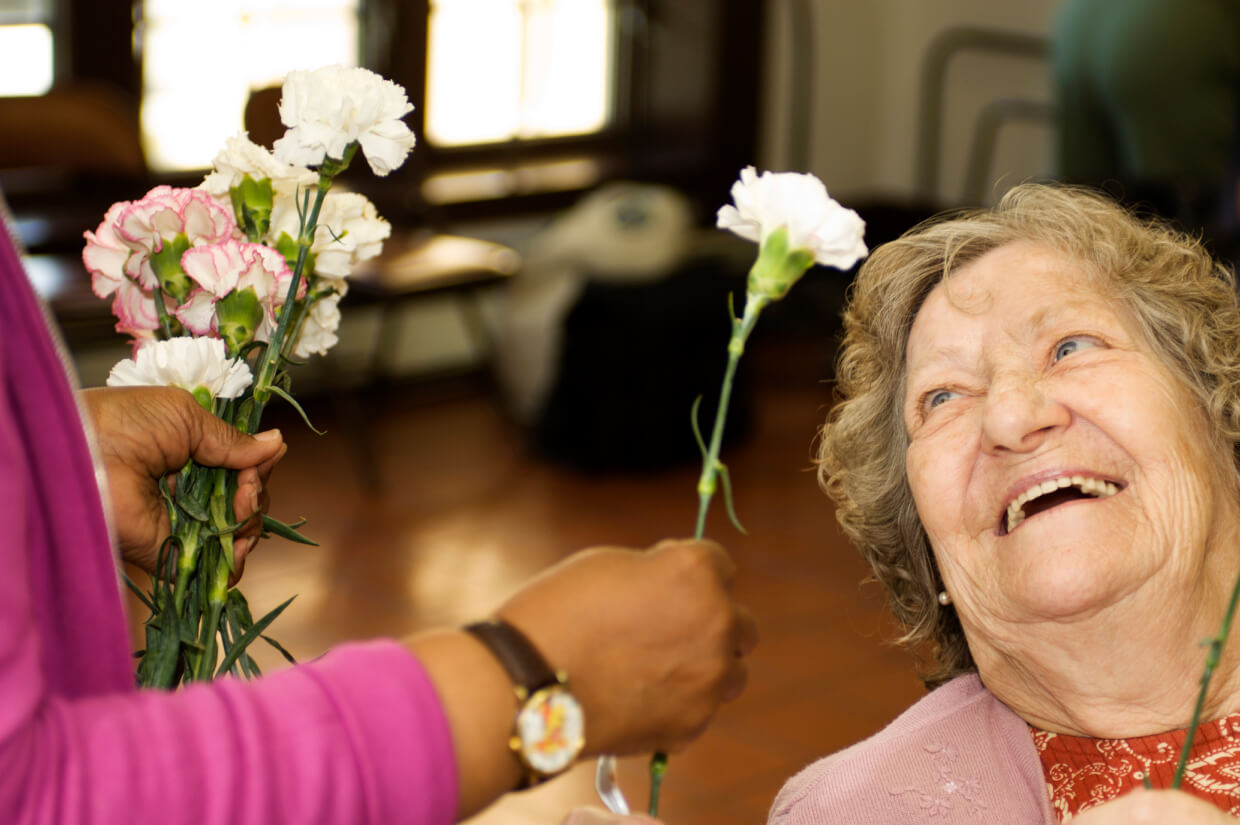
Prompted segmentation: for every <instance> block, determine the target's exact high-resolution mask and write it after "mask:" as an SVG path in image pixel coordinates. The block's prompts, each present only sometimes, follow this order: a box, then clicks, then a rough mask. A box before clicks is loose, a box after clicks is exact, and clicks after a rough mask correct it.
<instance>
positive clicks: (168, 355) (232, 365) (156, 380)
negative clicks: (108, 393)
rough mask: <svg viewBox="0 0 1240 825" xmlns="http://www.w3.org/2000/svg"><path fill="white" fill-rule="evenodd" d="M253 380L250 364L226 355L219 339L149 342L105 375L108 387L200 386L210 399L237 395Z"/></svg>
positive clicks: (189, 388) (182, 339)
mask: <svg viewBox="0 0 1240 825" xmlns="http://www.w3.org/2000/svg"><path fill="white" fill-rule="evenodd" d="M252 380H253V377H252V376H251V374H250V368H249V366H248V365H247V364H246V363H245V362H244V361H241V360H239V359H238V360H234V359H231V358H229V357H228V355H227V353H226V352H225V349H224V342H223V341H221V340H220V339H218V338H189V337H181V338H169V339H168V340H166V341H148V342H147V343H144V344H143V345H142V346H141V347H140V348H139V349H138V351H137V353H136V354H135V355H134V357H133V358H132V359H129V358H126V359H124V360H123V361H120V362H119V363H117V365H116V366H114V367H112V371H111V373H109V374H108V386H109V387H181V388H182V389H186V390H189V391H190V392H193V391H195V390H197V389H199V388H203V389H205V390H206V391H207V392H208V393H210V395H211V397H212V398H236V397H237V396H239V395H241V393H243V392H245V389H246V387H248V386H250V382H251V381H252Z"/></svg>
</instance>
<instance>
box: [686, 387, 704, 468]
mask: <svg viewBox="0 0 1240 825" xmlns="http://www.w3.org/2000/svg"><path fill="white" fill-rule="evenodd" d="M701 406H702V396H700V395H699V396H698V397H697V398H695V399H693V409H691V410H690V411H689V423H690V424H691V425H692V426H693V438H694V439H695V440H696V441H697V445H698V449H699V450H701V452H702V458H706V442H705V441H703V440H702V430H701V428H700V427H699V426H698V408H699V407H701Z"/></svg>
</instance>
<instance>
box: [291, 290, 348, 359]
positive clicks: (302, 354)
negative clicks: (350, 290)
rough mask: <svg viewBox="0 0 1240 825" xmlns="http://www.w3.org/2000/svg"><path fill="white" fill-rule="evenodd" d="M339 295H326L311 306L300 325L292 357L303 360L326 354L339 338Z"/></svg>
mask: <svg viewBox="0 0 1240 825" xmlns="http://www.w3.org/2000/svg"><path fill="white" fill-rule="evenodd" d="M340 297H341V296H339V295H328V296H327V297H326V298H323V299H321V300H319V301H317V302H315V304H314V305H313V306H311V307H310V312H309V314H308V315H306V320H305V322H304V323H303V324H302V326H301V335H300V336H299V337H298V339H297V346H295V347H294V348H293V357H294V358H297V359H299V360H305V359H306V358H309V357H310V356H311V355H326V354H327V351H328V350H329V349H331V348H332V347H334V346H336V342H337V341H338V340H339V338H337V336H336V330H337V329H339V328H340Z"/></svg>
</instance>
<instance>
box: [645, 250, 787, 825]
mask: <svg viewBox="0 0 1240 825" xmlns="http://www.w3.org/2000/svg"><path fill="white" fill-rule="evenodd" d="M759 263H761V261H759ZM759 263H755V264H754V267H755V269H756V268H757V267H758V266H759ZM770 302H771V298H770V296H768V295H758V294H755V293H752V292H750V293H748V294H746V296H745V311H744V312H743V313H742V314H741V317H740V318H733V319H732V338H731V339H730V340H729V341H728V366H727V369H725V370H724V373H723V387H722V388H721V389H720V390H719V406H718V407H717V408H716V410H715V427H714V429H713V430H711V433H710V446H709V447H708V448H707V450H706V456H705V458H703V459H702V475H701V477H700V478H699V479H698V487H697V490H698V514H697V527H696V529H695V530H694V531H693V537H694V538H697V539H700V538H701V537H702V536H703V535H705V534H706V514H707V513H708V512H709V511H710V501H711V499H712V498H713V497H714V495H715V490H716V489H717V487H718V477H719V450H720V448H721V447H722V445H723V427H724V424H725V423H726V421H727V418H728V402H729V401H730V400H731V398H732V382H733V379H735V377H736V366H737V364H739V363H740V360H741V356H742V355H744V354H745V342H746V341H748V340H749V333H751V332H753V328H754V324H756V323H758V316H759V315H760V314H762V310H763V309H765V308H766V305H767V304H769V303H770ZM666 773H667V754H666V753H663V752H662V751H659V752H657V753H655V755H654V756H652V757H651V758H650V804H649V806H648V811H649V813H650V815H651V816H654V817H657V816H658V815H659V793H660V791H661V790H662V789H663V776H664V774H666Z"/></svg>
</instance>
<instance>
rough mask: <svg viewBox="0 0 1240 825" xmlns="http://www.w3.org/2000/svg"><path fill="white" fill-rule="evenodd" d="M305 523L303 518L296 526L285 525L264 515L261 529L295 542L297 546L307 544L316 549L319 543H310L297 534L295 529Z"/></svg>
mask: <svg viewBox="0 0 1240 825" xmlns="http://www.w3.org/2000/svg"><path fill="white" fill-rule="evenodd" d="M305 523H306V520H305V519H304V518H303V519H301V520H300V521H298V522H297V523H296V524H285V523H284V522H282V521H280V520H279V519H274V518H272V517H271V516H269V515H267V514H266V513H264V514H263V529H264V530H266V531H267V532H268V533H274V534H275V535H277V536H280V537H281V538H285V539H288V540H289V541H295V542H297V543H298V544H308V545H310V546H311V547H318V546H319V543H318V542H317V541H312V540H311V539H308V538H306V537H305V536H303V535H302V534H301V533H298V532H297V528H298V527H300V526H301V525H303V524H305Z"/></svg>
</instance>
